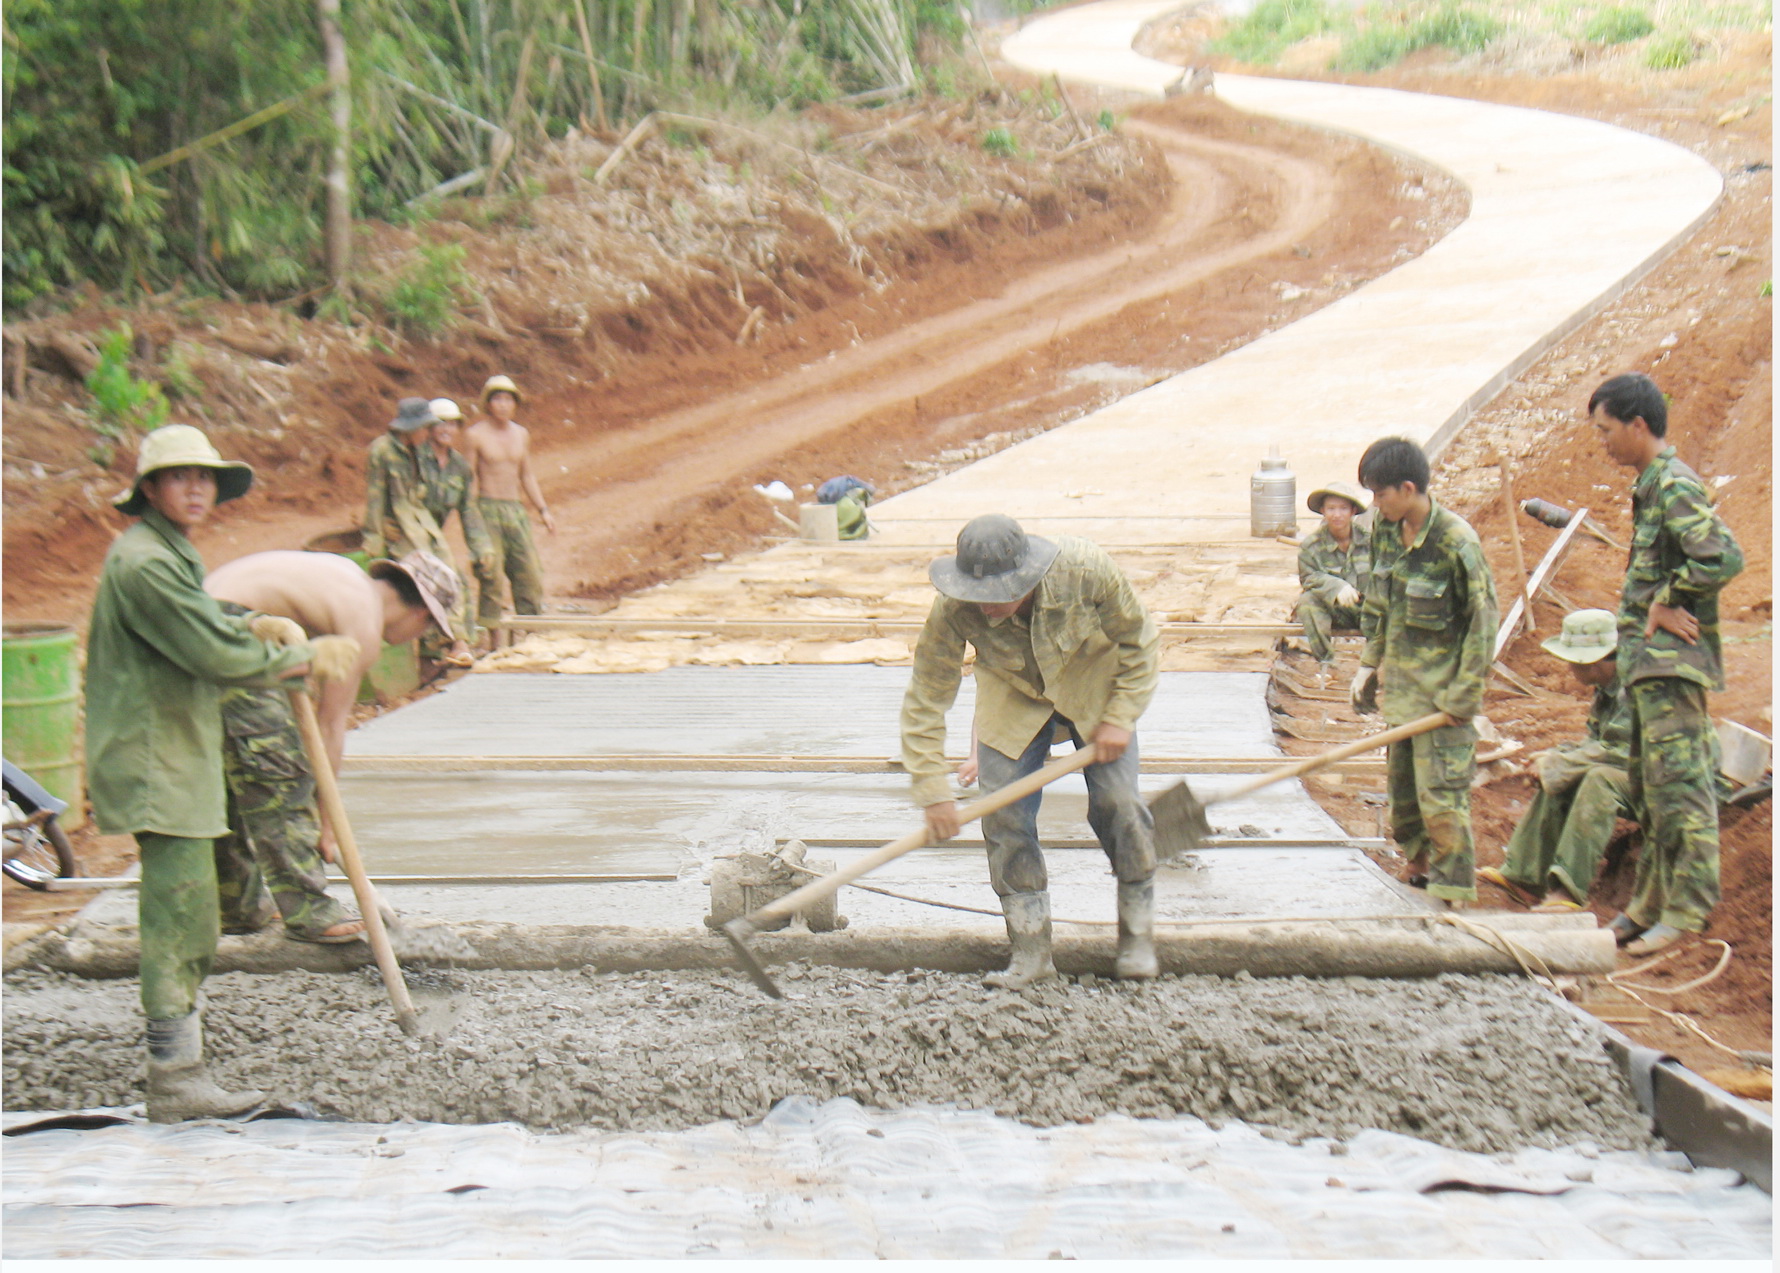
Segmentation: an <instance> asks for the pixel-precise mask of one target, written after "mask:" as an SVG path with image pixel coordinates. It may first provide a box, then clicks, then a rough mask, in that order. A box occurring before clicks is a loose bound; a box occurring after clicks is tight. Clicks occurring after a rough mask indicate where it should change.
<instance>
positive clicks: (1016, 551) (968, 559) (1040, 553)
mask: <svg viewBox="0 0 1780 1273" xmlns="http://www.w3.org/2000/svg"><path fill="white" fill-rule="evenodd" d="M1057 553H1058V548H1057V545H1056V544H1054V543H1052V542H1051V541H1050V540H1048V539H1040V538H1039V537H1038V536H1037V535H1028V534H1027V533H1026V532H1025V531H1024V530H1022V529H1021V528H1020V523H1019V522H1017V521H1015V520H1014V519H1013V518H1011V517H1008V516H1007V515H1005V514H1003V513H985V514H984V515H983V516H981V517H978V518H976V519H974V520H973V521H971V522H970V523H969V524H968V525H967V526H965V528H964V529H963V530H961V531H959V532H958V551H957V553H956V554H954V555H953V556H950V557H941V558H940V559H939V560H938V561H936V562H934V563H933V564H932V565H931V566H929V567H927V577H928V579H930V580H932V581H933V586H934V587H935V588H938V589H939V590H940V591H941V592H943V593H945V594H946V596H948V597H953V598H955V599H957V600H959V601H976V602H981V603H985V604H988V605H1005V604H1007V603H1008V602H1010V601H1018V600H1019V599H1020V598H1021V597H1024V596H1025V595H1026V594H1027V593H1029V592H1031V591H1032V590H1033V589H1034V588H1036V587H1038V581H1039V580H1040V579H1043V578H1044V575H1045V571H1047V570H1049V569H1050V568H1051V563H1052V562H1053V561H1055V560H1057Z"/></svg>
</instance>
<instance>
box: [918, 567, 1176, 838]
mask: <svg viewBox="0 0 1780 1273" xmlns="http://www.w3.org/2000/svg"><path fill="white" fill-rule="evenodd" d="M1057 547H1058V550H1059V551H1058V553H1057V558H1056V560H1055V561H1053V562H1052V563H1051V566H1050V569H1049V570H1047V571H1045V575H1044V578H1043V579H1041V580H1040V581H1039V584H1038V588H1037V590H1036V595H1035V596H1034V597H1033V603H1032V611H1031V614H1030V616H1028V617H1026V618H1022V617H1021V616H1018V615H1015V616H1014V617H1013V618H1010V619H1002V620H998V621H995V622H991V621H990V620H989V619H988V618H986V617H985V616H984V615H983V612H982V609H981V608H980V607H979V606H977V605H976V604H974V603H972V602H968V601H958V600H955V599H953V598H951V597H946V596H941V597H938V598H936V599H935V601H934V603H933V609H932V610H930V611H929V612H928V615H927V623H926V625H925V626H924V627H923V628H922V630H921V638H920V640H919V641H918V642H917V643H916V645H915V666H914V673H913V675H912V676H911V677H910V679H909V687H908V691H907V692H906V693H905V694H904V695H903V700H902V766H903V768H904V769H906V770H908V772H909V776H910V777H911V778H912V779H913V780H914V792H913V794H914V799H915V803H916V804H918V805H920V806H921V807H923V808H925V807H927V806H928V805H930V804H938V803H940V802H942V801H946V800H950V799H952V788H951V783H950V782H949V780H948V775H949V774H950V772H951V767H950V766H949V765H948V764H947V763H946V710H947V709H948V708H950V707H951V706H952V702H953V700H954V699H956V698H957V697H958V686H959V683H960V680H961V679H962V677H963V668H964V647H965V646H966V645H969V646H971V647H973V648H974V649H975V650H976V679H977V701H976V733H977V741H978V742H981V743H986V744H988V745H989V746H990V747H993V748H994V749H995V750H996V751H998V752H1000V753H1001V754H1002V755H1004V756H1018V755H1020V753H1021V752H1023V751H1025V750H1026V747H1027V745H1028V744H1029V743H1031V742H1032V740H1033V739H1034V738H1035V737H1037V736H1038V731H1039V730H1040V729H1043V728H1044V727H1045V725H1046V723H1047V722H1048V721H1049V720H1050V719H1051V716H1052V714H1053V713H1059V714H1061V715H1062V716H1063V717H1064V718H1065V719H1066V720H1068V721H1071V722H1072V723H1073V724H1074V725H1075V726H1076V727H1077V729H1078V730H1079V731H1080V733H1081V734H1082V736H1083V738H1084V739H1085V738H1086V737H1087V736H1088V734H1089V732H1090V731H1091V730H1093V729H1094V727H1095V726H1097V725H1100V724H1101V723H1103V722H1104V723H1109V724H1113V725H1117V726H1119V727H1120V728H1123V729H1135V728H1136V725H1137V718H1138V717H1139V716H1141V715H1143V711H1144V709H1145V708H1146V707H1148V706H1149V703H1150V698H1151V696H1152V695H1154V694H1155V692H1156V678H1157V674H1158V671H1159V665H1160V662H1161V659H1160V645H1161V641H1160V638H1159V637H1158V635H1157V632H1156V625H1155V623H1154V622H1153V621H1152V620H1151V618H1150V615H1149V611H1147V610H1146V609H1144V607H1143V603H1142V602H1140V601H1139V600H1138V599H1137V594H1136V593H1135V592H1134V591H1133V590H1132V588H1131V581H1130V580H1128V579H1126V578H1125V573H1124V571H1122V570H1120V569H1119V568H1118V566H1117V565H1116V564H1114V562H1113V559H1112V558H1111V557H1108V556H1107V555H1106V553H1105V552H1103V551H1102V550H1101V549H1100V548H1099V547H1098V546H1097V545H1095V544H1092V543H1090V542H1088V541H1087V540H1085V539H1078V538H1076V537H1075V536H1073V535H1060V536H1058V537H1057Z"/></svg>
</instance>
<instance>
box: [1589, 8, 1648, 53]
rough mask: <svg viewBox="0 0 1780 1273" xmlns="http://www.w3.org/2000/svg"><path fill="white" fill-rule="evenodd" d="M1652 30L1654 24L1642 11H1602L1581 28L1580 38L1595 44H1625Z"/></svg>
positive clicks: (1642, 36) (1640, 38) (1639, 38)
mask: <svg viewBox="0 0 1780 1273" xmlns="http://www.w3.org/2000/svg"><path fill="white" fill-rule="evenodd" d="M1654 30H1656V23H1654V22H1652V21H1651V20H1650V15H1649V14H1648V13H1646V12H1644V10H1642V9H1602V10H1601V11H1600V12H1599V13H1597V14H1595V16H1594V17H1592V18H1590V19H1589V20H1588V25H1587V26H1585V27H1583V28H1582V38H1583V39H1585V40H1592V41H1593V42H1594V43H1596V44H1626V43H1629V42H1630V41H1632V40H1642V39H1643V38H1644V37H1645V36H1647V35H1649V34H1650V33H1651V32H1652V31H1654Z"/></svg>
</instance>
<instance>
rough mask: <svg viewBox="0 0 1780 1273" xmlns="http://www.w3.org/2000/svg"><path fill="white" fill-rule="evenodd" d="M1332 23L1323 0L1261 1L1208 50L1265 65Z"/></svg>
mask: <svg viewBox="0 0 1780 1273" xmlns="http://www.w3.org/2000/svg"><path fill="white" fill-rule="evenodd" d="M1332 26H1334V19H1333V18H1332V17H1331V16H1330V15H1329V12H1328V11H1327V10H1326V9H1325V8H1324V7H1323V2H1322V0H1260V3H1259V4H1257V5H1255V7H1254V8H1253V9H1250V10H1249V11H1248V12H1247V13H1246V14H1244V15H1243V16H1242V17H1241V18H1240V19H1238V20H1237V21H1235V22H1233V23H1231V24H1230V27H1229V29H1228V30H1227V31H1225V32H1224V34H1223V35H1221V36H1219V37H1218V38H1217V39H1216V40H1214V41H1212V44H1211V51H1212V52H1213V53H1221V54H1223V55H1224V56H1225V57H1233V58H1235V59H1236V60H1237V61H1239V62H1250V63H1253V64H1255V65H1265V64H1267V63H1269V62H1271V61H1273V60H1274V59H1275V58H1277V57H1278V56H1279V55H1280V54H1281V53H1284V52H1285V51H1286V50H1287V49H1289V48H1291V47H1292V45H1294V44H1296V43H1298V41H1300V40H1308V39H1309V38H1310V37H1311V36H1313V35H1321V34H1323V33H1324V32H1325V31H1328V30H1329V29H1330V28H1331V27H1332Z"/></svg>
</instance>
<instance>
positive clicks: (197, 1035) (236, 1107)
mask: <svg viewBox="0 0 1780 1273" xmlns="http://www.w3.org/2000/svg"><path fill="white" fill-rule="evenodd" d="M200 1021H201V1018H200V1016H199V1014H198V1013H197V1012H196V1011H193V1012H189V1013H187V1014H186V1015H185V1016H183V1017H175V1018H174V1019H172V1020H171V1021H156V1020H153V1019H152V1018H151V1019H150V1020H149V1023H148V1121H149V1122H151V1123H183V1122H185V1121H186V1120H187V1119H189V1118H232V1117H234V1116H235V1115H236V1114H245V1113H246V1112H247V1111H248V1110H250V1109H252V1108H253V1107H254V1106H256V1105H261V1104H264V1103H265V1100H266V1094H265V1093H264V1092H255V1091H246V1092H228V1091H224V1090H223V1089H222V1088H220V1087H218V1086H217V1085H216V1084H215V1083H213V1082H212V1081H211V1079H210V1076H209V1075H208V1074H207V1073H205V1070H204V1028H203V1026H202V1024H200Z"/></svg>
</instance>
